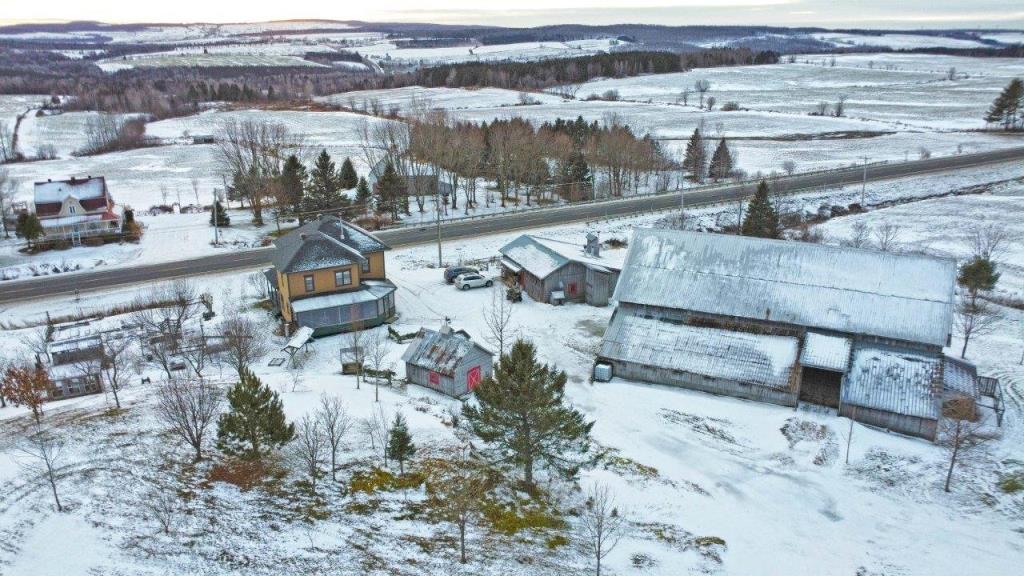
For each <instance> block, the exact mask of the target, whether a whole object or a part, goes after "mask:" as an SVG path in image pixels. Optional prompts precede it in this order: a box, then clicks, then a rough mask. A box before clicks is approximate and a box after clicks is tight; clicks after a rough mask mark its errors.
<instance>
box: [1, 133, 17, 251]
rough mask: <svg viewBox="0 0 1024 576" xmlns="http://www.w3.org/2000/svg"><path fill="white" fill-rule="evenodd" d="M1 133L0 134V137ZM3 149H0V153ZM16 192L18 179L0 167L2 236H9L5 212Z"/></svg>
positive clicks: (8, 210)
mask: <svg viewBox="0 0 1024 576" xmlns="http://www.w3.org/2000/svg"><path fill="white" fill-rule="evenodd" d="M2 137H3V135H2V134H0V138H2ZM2 153H3V151H2V150H0V154H2ZM2 161H3V157H2V156H0V162H2ZM17 192H18V181H17V180H15V179H13V178H11V177H10V175H9V174H8V173H7V169H5V168H0V226H3V229H4V238H10V237H11V232H10V230H8V229H7V213H8V212H10V210H11V203H12V202H13V201H14V197H15V195H16V194H17Z"/></svg>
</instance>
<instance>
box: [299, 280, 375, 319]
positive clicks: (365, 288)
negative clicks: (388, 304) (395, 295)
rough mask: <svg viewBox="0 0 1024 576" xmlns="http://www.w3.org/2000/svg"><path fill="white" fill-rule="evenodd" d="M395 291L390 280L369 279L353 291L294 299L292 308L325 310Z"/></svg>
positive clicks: (373, 299)
mask: <svg viewBox="0 0 1024 576" xmlns="http://www.w3.org/2000/svg"><path fill="white" fill-rule="evenodd" d="M394 291H395V285H394V284H392V283H390V282H376V281H371V280H367V281H365V282H363V284H362V288H361V289H359V290H352V291H351V292H337V293H335V294H325V295H323V296H312V297H310V298H302V299H299V300H293V301H292V310H293V311H295V312H297V313H298V312H310V311H312V310H323V309H324V308H335V307H338V306H348V305H350V304H358V303H361V302H373V301H375V300H380V299H381V298H383V297H384V296H387V295H388V294H389V293H391V292H394Z"/></svg>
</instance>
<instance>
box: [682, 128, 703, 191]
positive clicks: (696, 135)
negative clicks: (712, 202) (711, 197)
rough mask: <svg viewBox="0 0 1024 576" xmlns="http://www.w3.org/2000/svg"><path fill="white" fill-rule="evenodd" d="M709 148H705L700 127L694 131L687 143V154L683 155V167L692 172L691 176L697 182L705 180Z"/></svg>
mask: <svg viewBox="0 0 1024 576" xmlns="http://www.w3.org/2000/svg"><path fill="white" fill-rule="evenodd" d="M707 154H708V153H707V150H705V148H704V136H703V135H702V134H701V133H700V128H696V129H694V131H693V135H692V136H690V141H689V142H688V143H687V144H686V156H684V157H683V168H685V169H686V170H687V171H688V172H689V173H690V178H691V179H692V180H694V181H695V182H703V181H704V174H705V166H706V165H707V163H708V160H707Z"/></svg>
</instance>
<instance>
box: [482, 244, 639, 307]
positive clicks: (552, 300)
mask: <svg viewBox="0 0 1024 576" xmlns="http://www.w3.org/2000/svg"><path fill="white" fill-rule="evenodd" d="M499 252H500V253H501V268H502V273H503V274H504V275H505V276H506V277H512V278H514V279H515V281H516V282H517V283H518V284H519V285H520V286H521V287H522V289H523V291H525V292H526V293H527V294H529V295H530V298H532V299H534V300H535V301H537V302H545V303H549V304H562V303H564V302H585V303H587V304H590V305H591V306H607V305H608V301H609V300H610V299H611V297H612V294H614V293H615V285H616V283H617V282H618V280H619V272H620V267H619V266H617V265H613V264H612V263H611V262H609V261H608V260H606V259H604V258H602V257H601V253H600V243H599V242H598V241H597V235H596V234H588V235H587V243H586V244H573V243H571V242H564V241H562V240H553V239H551V238H542V237H540V236H531V235H529V234H524V235H522V236H520V237H519V238H516V239H515V240H513V241H511V242H509V243H508V244H506V245H504V246H502V247H501V249H500V250H499Z"/></svg>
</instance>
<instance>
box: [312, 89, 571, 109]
mask: <svg viewBox="0 0 1024 576" xmlns="http://www.w3.org/2000/svg"><path fill="white" fill-rule="evenodd" d="M520 94H521V93H520V92H517V91H515V90H505V89H503V88H476V89H467V88H424V87H422V86H407V87H405V88H392V89H385V90H359V91H355V92H344V93H341V94H333V95H331V96H325V97H322V98H318V100H320V101H323V102H327V103H329V104H334V105H337V106H345V107H347V108H351V109H354V110H370V109H372V108H371V107H372V105H373V104H374V103H375V102H376V103H378V104H379V105H380V106H381V108H382V109H383V110H384V111H388V110H390V109H391V108H397V109H398V110H399V111H400V113H401V114H403V115H408V114H412V113H416V112H419V111H421V110H435V109H438V110H473V109H477V108H485V109H486V108H495V107H504V106H517V105H521V104H522V101H521V99H520ZM526 96H527V97H528V98H529V99H530V100H531V101H537V102H544V103H551V104H555V103H558V102H560V101H561V100H562V98H561V97H559V96H553V95H550V94H535V93H529V94H526Z"/></svg>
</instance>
